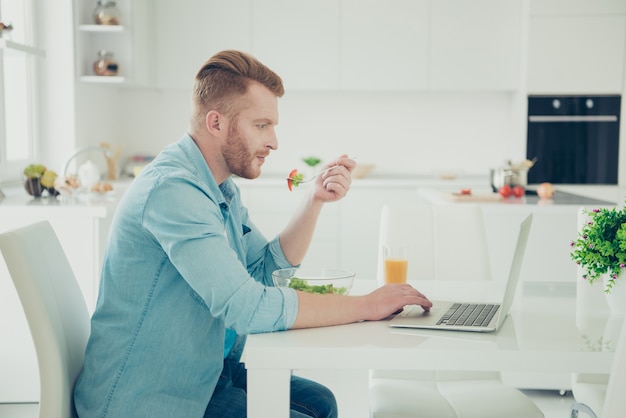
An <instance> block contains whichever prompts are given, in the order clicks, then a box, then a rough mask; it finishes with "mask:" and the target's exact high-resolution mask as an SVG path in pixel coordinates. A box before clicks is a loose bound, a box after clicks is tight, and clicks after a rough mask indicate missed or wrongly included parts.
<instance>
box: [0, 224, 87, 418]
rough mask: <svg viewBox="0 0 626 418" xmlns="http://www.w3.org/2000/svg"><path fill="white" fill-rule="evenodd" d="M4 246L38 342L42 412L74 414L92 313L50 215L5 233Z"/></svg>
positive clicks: (0, 245)
mask: <svg viewBox="0 0 626 418" xmlns="http://www.w3.org/2000/svg"><path fill="white" fill-rule="evenodd" d="M0 251H1V252H2V255H3V257H4V260H5V262H6V265H7V267H8V270H9V273H10V275H11V279H12V280H13V283H14V285H15V288H16V290H17V293H18V295H19V298H20V301H21V303H22V307H23V309H24V313H25V315H26V320H27V321H28V326H29V328H30V332H31V335H32V338H33V342H34V344H35V350H36V352H37V361H38V363H39V377H40V386H41V398H40V402H39V416H40V417H44V416H45V417H47V418H69V417H75V416H76V412H75V410H74V406H73V405H74V403H73V396H72V392H73V388H74V382H75V381H76V378H77V376H78V374H79V373H80V370H81V368H82V366H83V361H84V352H85V347H86V344H87V339H88V338H89V331H90V324H89V313H88V311H87V306H86V303H85V300H84V298H83V294H82V292H81V290H80V287H79V285H78V282H77V281H76V278H75V277H74V273H73V271H72V268H71V266H70V264H69V262H68V260H67V258H66V256H65V253H64V252H63V248H62V247H61V244H60V243H59V240H58V239H57V236H56V234H55V232H54V230H53V229H52V227H51V226H50V224H49V223H48V222H47V221H42V222H38V223H35V224H32V225H29V226H26V227H23V228H20V229H16V230H14V231H10V232H6V233H3V234H0Z"/></svg>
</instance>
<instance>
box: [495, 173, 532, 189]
mask: <svg viewBox="0 0 626 418" xmlns="http://www.w3.org/2000/svg"><path fill="white" fill-rule="evenodd" d="M490 176H491V188H492V189H493V191H494V192H497V191H498V189H500V187H502V186H504V185H505V184H508V185H509V186H511V187H513V186H522V187H524V188H526V185H527V184H528V170H527V169H514V168H510V167H506V168H494V169H491V170H490Z"/></svg>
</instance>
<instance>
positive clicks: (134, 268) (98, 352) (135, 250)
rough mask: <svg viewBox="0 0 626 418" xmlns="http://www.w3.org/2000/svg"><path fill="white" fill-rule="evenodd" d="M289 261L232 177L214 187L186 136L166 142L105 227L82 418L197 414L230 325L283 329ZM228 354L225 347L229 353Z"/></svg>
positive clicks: (290, 317) (240, 329) (242, 330)
mask: <svg viewBox="0 0 626 418" xmlns="http://www.w3.org/2000/svg"><path fill="white" fill-rule="evenodd" d="M285 267H290V264H289V262H288V261H287V260H286V258H285V256H284V254H283V252H282V249H281V247H280V243H279V241H278V237H276V238H274V239H273V240H271V241H269V242H268V240H267V239H266V238H265V237H264V236H263V235H262V234H261V233H260V232H259V231H258V229H257V228H256V227H255V225H254V224H253V223H252V221H251V220H250V218H249V217H248V212H247V210H246V208H245V207H244V206H243V205H242V203H241V199H240V195H239V189H238V188H237V186H236V185H235V183H234V182H233V181H232V180H231V179H228V180H226V181H225V182H224V183H222V184H221V185H219V186H218V184H217V183H216V182H215V179H214V178H213V175H212V173H211V171H210V170H209V168H208V166H207V164H206V162H205V160H204V158H203V156H202V154H201V153H200V151H199V149H198V147H197V146H196V144H195V143H194V141H193V139H192V138H191V137H190V136H189V135H185V136H184V137H183V138H182V139H181V140H179V141H178V142H176V143H174V144H172V145H169V146H168V147H166V148H165V149H164V150H163V151H162V152H161V153H160V154H159V156H158V157H157V158H156V159H155V160H154V161H153V162H152V163H151V164H149V165H148V166H147V167H146V168H145V169H144V170H143V171H142V172H141V174H140V175H139V176H138V177H137V178H136V179H135V180H134V181H133V183H132V184H131V186H130V187H129V188H128V190H127V192H126V193H125V194H124V196H123V197H122V199H121V201H120V204H119V206H118V208H117V210H116V212H115V215H114V218H113V224H112V227H111V232H110V237H109V243H108V245H107V248H106V253H105V259H104V264H103V269H102V276H101V282H100V288H99V294H98V301H97V304H96V309H95V312H94V314H93V316H92V319H91V335H90V338H89V342H88V344H87V350H86V353H85V365H84V368H83V371H82V372H81V375H80V376H79V378H78V380H77V383H76V386H75V391H74V400H75V403H76V408H77V411H78V414H79V416H80V417H81V418H88V417H133V418H139V417H151V418H158V417H167V418H170V417H174V416H178V417H202V416H203V414H204V410H205V409H206V406H207V404H208V402H209V400H210V398H211V395H212V393H213V389H214V388H215V384H216V382H217V379H218V377H219V375H220V372H221V369H222V365H223V358H224V339H225V329H226V328H230V329H232V330H234V331H235V332H236V334H237V335H238V337H237V341H236V342H234V343H235V344H234V348H233V350H232V352H230V356H231V357H237V358H238V356H239V355H240V354H241V350H242V348H243V345H244V342H245V340H244V339H245V337H244V336H245V335H246V334H250V333H258V332H270V331H278V330H284V329H288V328H290V327H291V326H292V325H293V323H294V322H295V318H296V314H297V309H298V305H297V296H296V293H295V291H293V290H292V289H284V288H277V287H273V286H272V279H271V273H272V271H273V270H276V269H279V268H285ZM227 351H228V350H227Z"/></svg>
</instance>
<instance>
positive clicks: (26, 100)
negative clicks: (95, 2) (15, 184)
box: [0, 0, 40, 183]
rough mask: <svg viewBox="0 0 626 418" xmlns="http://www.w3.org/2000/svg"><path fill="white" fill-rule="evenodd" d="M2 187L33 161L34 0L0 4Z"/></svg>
mask: <svg viewBox="0 0 626 418" xmlns="http://www.w3.org/2000/svg"><path fill="white" fill-rule="evenodd" d="M0 22H2V23H4V24H10V25H11V26H12V27H13V29H12V30H11V31H9V32H7V31H5V32H3V34H2V38H0V183H2V182H7V181H11V180H17V179H18V178H19V177H20V175H21V170H22V169H23V168H24V167H25V166H26V165H27V162H28V161H32V160H33V157H34V147H35V137H36V129H35V127H36V123H35V121H36V116H37V114H36V109H37V106H36V104H37V96H36V92H37V89H36V79H37V78H36V65H37V62H38V60H39V54H40V52H39V51H38V50H37V49H36V48H32V47H29V46H28V45H33V43H34V42H33V41H34V39H35V38H34V37H35V34H34V27H35V16H34V8H33V0H0Z"/></svg>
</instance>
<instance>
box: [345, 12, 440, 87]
mask: <svg viewBox="0 0 626 418" xmlns="http://www.w3.org/2000/svg"><path fill="white" fill-rule="evenodd" d="M429 3H430V1H429V0H388V1H384V2H383V1H379V0H342V1H341V31H340V37H339V41H340V43H341V88H342V89H343V90H387V91H389V90H390V91H394V90H396V91H398V90H399V91H402V90H426V89H428V51H429V44H428V42H429V38H428V36H429V15H428V9H429Z"/></svg>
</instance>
